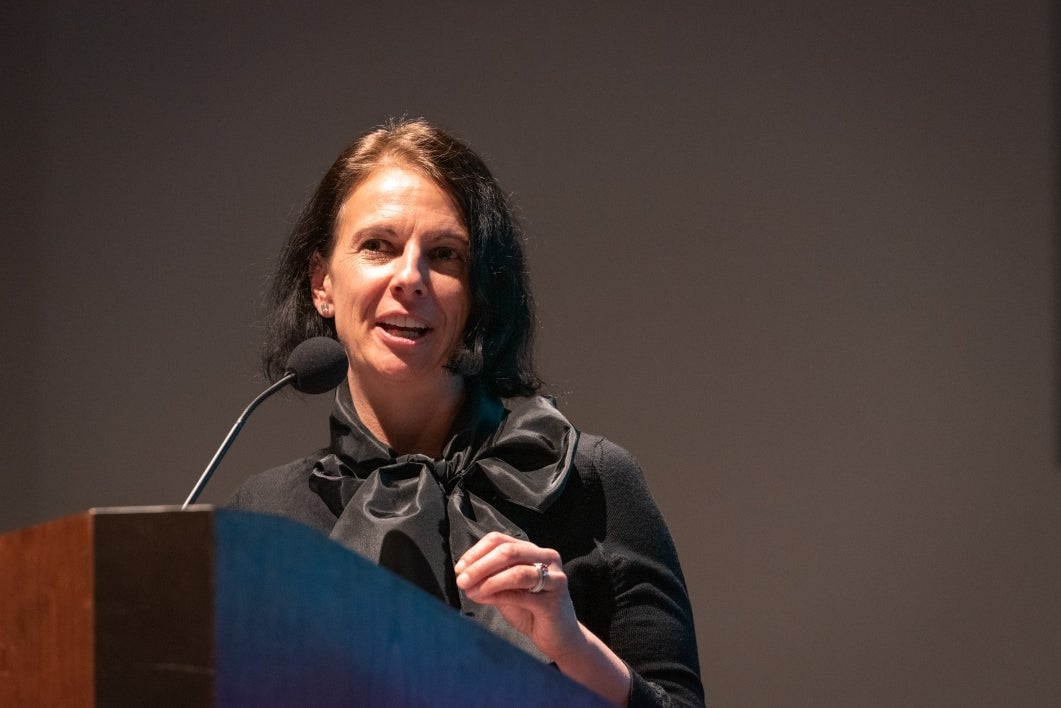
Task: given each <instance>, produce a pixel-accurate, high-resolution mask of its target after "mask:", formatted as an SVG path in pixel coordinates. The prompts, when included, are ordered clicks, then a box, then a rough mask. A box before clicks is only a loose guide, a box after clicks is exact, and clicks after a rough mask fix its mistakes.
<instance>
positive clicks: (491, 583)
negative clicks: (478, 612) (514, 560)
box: [465, 562, 562, 600]
mask: <svg viewBox="0 0 1061 708" xmlns="http://www.w3.org/2000/svg"><path fill="white" fill-rule="evenodd" d="M561 573H562V571H561V570H559V569H557V570H555V571H554V570H552V569H550V568H549V565H548V564H546V563H540V562H539V563H534V564H525V563H523V564H519V565H513V566H510V567H508V568H505V569H504V570H502V571H501V572H499V573H496V574H494V575H490V576H488V577H486V578H485V579H484V580H483V581H482V582H481V583H479V584H477V585H474V586H472V587H469V588H468V589H466V590H465V592H466V594H467V595H468V596H469V597H471V598H473V599H476V600H484V599H486V598H490V597H494V596H501V595H502V594H504V595H506V596H511V595H512V594H513V593H514V594H515V595H516V596H526V595H528V594H535V595H536V594H540V593H543V592H547V591H550V590H552V588H553V587H555V586H556V582H557V580H558V578H557V575H558V574H561ZM519 599H524V600H526V599H529V598H526V597H522V598H519Z"/></svg>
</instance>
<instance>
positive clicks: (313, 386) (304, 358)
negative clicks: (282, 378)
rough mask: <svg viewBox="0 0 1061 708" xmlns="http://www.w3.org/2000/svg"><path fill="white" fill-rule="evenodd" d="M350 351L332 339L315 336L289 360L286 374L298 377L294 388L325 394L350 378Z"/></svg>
mask: <svg viewBox="0 0 1061 708" xmlns="http://www.w3.org/2000/svg"><path fill="white" fill-rule="evenodd" d="M346 367H347V363H346V352H345V351H343V345H341V344H339V342H337V341H335V340H334V339H332V338H331V337H312V338H310V339H307V340H306V341H304V342H302V343H301V344H299V345H298V346H297V347H295V348H294V349H293V350H292V352H291V355H290V356H288V357H287V364H286V365H285V373H287V374H294V375H295V378H294V380H293V381H292V382H291V385H292V386H294V387H295V389H296V390H298V391H301V392H302V393H324V392H326V391H331V390H332V389H333V388H335V387H336V386H338V385H339V384H340V383H342V380H343V379H344V378H346Z"/></svg>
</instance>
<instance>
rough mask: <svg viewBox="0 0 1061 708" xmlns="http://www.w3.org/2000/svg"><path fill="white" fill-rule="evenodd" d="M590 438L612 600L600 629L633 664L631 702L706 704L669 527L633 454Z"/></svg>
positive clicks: (601, 546)
mask: <svg viewBox="0 0 1061 708" xmlns="http://www.w3.org/2000/svg"><path fill="white" fill-rule="evenodd" d="M587 438H588V436H587ZM586 442H590V441H589V440H587V441H586ZM591 444H592V447H591V449H589V450H586V451H585V452H586V454H584V455H583V458H588V461H589V463H590V467H591V468H593V469H591V470H589V472H590V474H587V475H586V476H587V478H589V481H590V483H591V484H593V483H594V482H596V483H598V484H599V485H600V490H601V493H602V495H603V500H604V506H605V508H606V510H607V513H606V521H605V531H604V534H603V538H601V539H599V546H598V548H599V551H600V553H601V555H602V557H603V563H604V565H605V567H606V568H607V572H608V576H609V577H610V580H611V592H612V597H611V598H609V600H610V601H611V602H612V603H613V608H612V610H611V612H609V613H608V615H607V617H606V618H603V619H602V620H601V622H602V624H601V625H600V626H599V627H598V628H597V631H598V632H599V633H600V634H602V636H606V637H607V641H608V644H609V646H610V647H611V648H612V649H613V650H614V651H615V653H616V654H618V655H619V656H620V657H622V659H623V660H624V661H625V662H626V663H627V664H628V665H629V666H630V668H631V669H632V671H633V674H632V687H631V694H630V705H631V706H669V705H681V706H686V705H687V706H702V705H703V703H704V693H703V687H702V685H701V682H700V675H699V673H700V668H699V666H700V665H699V658H698V656H697V649H696V636H695V632H694V629H693V617H692V608H691V605H690V602H689V595H688V591H687V589H686V586H685V579H684V577H683V575H682V571H681V566H680V564H679V562H678V555H677V551H676V550H675V547H674V542H673V540H672V539H671V536H670V532H669V530H668V529H667V526H666V523H665V522H664V520H663V516H662V514H660V511H659V508H658V507H657V506H656V503H655V501H654V500H653V499H652V496H651V494H650V492H649V490H648V487H647V485H646V484H645V480H644V476H643V474H642V472H641V468H640V467H639V466H638V464H637V462H636V461H635V460H634V458H633V456H631V455H630V453H628V452H627V451H625V450H623V449H622V448H620V447H619V446H617V445H615V444H613V443H611V442H609V441H607V440H604V439H601V438H596V439H594V440H593V442H592V443H591ZM593 472H595V473H596V477H597V480H592V476H593V475H592V473H593Z"/></svg>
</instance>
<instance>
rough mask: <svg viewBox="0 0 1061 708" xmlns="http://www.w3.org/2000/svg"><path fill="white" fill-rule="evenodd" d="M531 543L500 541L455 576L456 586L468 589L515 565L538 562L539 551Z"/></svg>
mask: <svg viewBox="0 0 1061 708" xmlns="http://www.w3.org/2000/svg"><path fill="white" fill-rule="evenodd" d="M542 550H544V549H540V548H538V547H537V546H535V545H534V544H533V543H529V542H527V541H518V540H516V539H509V540H505V541H502V542H500V543H498V544H497V545H495V546H494V547H493V548H490V549H489V550H487V551H486V552H485V553H484V554H483V555H481V556H479V557H478V558H475V560H473V561H471V562H470V563H466V564H465V565H464V566H463V568H462V569H461V571H460V572H459V574H458V575H457V586H458V587H460V588H468V587H470V586H472V585H476V584H478V583H479V582H481V581H482V580H483V579H485V578H488V577H490V576H492V575H496V574H498V573H500V572H502V571H504V570H505V569H506V568H511V567H512V566H515V565H521V564H523V565H527V564H530V563H533V562H535V561H536V560H540V558H539V555H540V553H541V551H542Z"/></svg>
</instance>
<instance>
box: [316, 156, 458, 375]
mask: <svg viewBox="0 0 1061 708" xmlns="http://www.w3.org/2000/svg"><path fill="white" fill-rule="evenodd" d="M334 239H335V245H334V248H333V249H332V253H331V256H330V257H329V258H328V259H327V260H325V259H324V258H322V257H319V256H318V257H316V258H315V259H314V261H313V263H312V266H311V275H312V277H311V283H312V288H313V299H314V304H315V306H316V307H317V310H318V311H321V310H322V307H323V306H324V305H327V306H328V312H327V314H326V315H325V316H330V317H334V318H335V328H336V331H337V333H338V335H339V341H340V342H342V343H343V346H344V347H345V349H346V353H347V355H348V356H349V358H350V373H351V374H352V375H353V376H354V377H355V379H356V380H357V381H359V382H361V383H362V384H363V385H370V384H371V383H379V382H383V381H388V382H391V383H417V382H422V383H429V382H430V381H431V377H447V376H452V374H450V373H449V372H448V371H446V370H445V369H444V368H443V367H444V366H445V365H446V364H447V363H448V362H449V360H450V357H451V356H452V354H453V352H454V351H455V350H456V348H457V346H458V345H459V343H460V340H461V336H462V334H463V332H464V325H465V322H466V321H467V319H468V310H469V307H470V302H471V298H470V295H469V284H468V259H469V255H470V251H471V242H470V238H469V234H468V228H467V227H466V226H465V224H464V220H463V219H462V218H461V215H460V212H459V211H458V209H457V206H456V204H455V203H454V202H453V199H452V198H451V197H450V196H449V195H448V194H447V193H446V192H444V191H443V190H442V189H441V188H440V187H439V186H438V185H437V184H436V183H435V182H434V181H433V180H431V179H430V178H428V177H426V176H424V175H422V174H421V173H420V172H418V171H416V170H413V169H410V168H406V167H401V166H393V165H391V166H384V167H379V168H377V169H376V170H374V171H373V172H371V173H370V174H369V176H368V178H367V179H365V181H363V182H362V183H361V184H360V185H358V186H357V187H356V188H355V189H354V191H353V192H351V193H350V195H349V196H348V197H347V198H346V201H345V202H343V205H342V207H341V209H340V210H339V216H338V218H337V219H336V225H335V234H334Z"/></svg>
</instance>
